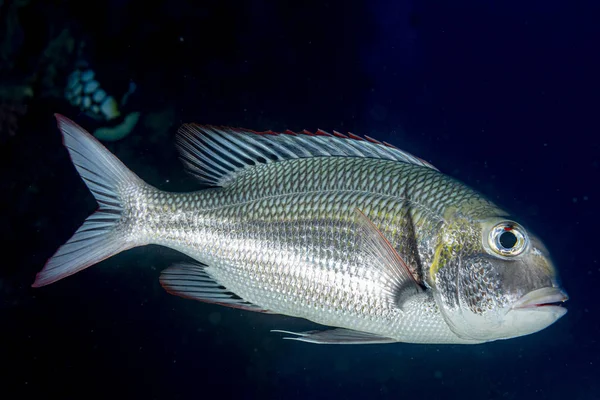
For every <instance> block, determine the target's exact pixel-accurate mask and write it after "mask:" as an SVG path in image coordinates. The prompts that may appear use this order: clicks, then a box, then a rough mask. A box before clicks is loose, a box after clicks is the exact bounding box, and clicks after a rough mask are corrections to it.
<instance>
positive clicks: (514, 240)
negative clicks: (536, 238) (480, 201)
mask: <svg viewBox="0 0 600 400" xmlns="http://www.w3.org/2000/svg"><path fill="white" fill-rule="evenodd" d="M527 242H528V238H527V235H526V233H525V230H524V229H523V228H522V227H521V226H520V225H519V224H517V223H516V222H512V221H503V222H500V223H499V224H496V225H495V226H494V227H493V228H492V229H491V230H490V235H489V237H488V243H489V245H490V247H491V248H492V250H493V251H494V252H495V253H497V254H499V255H501V256H506V257H514V256H518V255H519V254H521V253H522V252H523V251H525V248H526V247H527Z"/></svg>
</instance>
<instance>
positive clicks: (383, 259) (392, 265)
mask: <svg viewBox="0 0 600 400" xmlns="http://www.w3.org/2000/svg"><path fill="white" fill-rule="evenodd" d="M355 213H356V222H357V227H358V229H357V233H356V234H357V239H358V244H359V247H360V254H362V257H363V260H362V262H363V263H368V264H369V267H372V268H375V269H376V270H377V271H379V273H380V279H381V284H382V285H383V287H384V288H385V289H386V290H387V292H388V294H389V295H390V298H391V301H393V302H394V303H395V304H396V305H398V306H402V304H404V302H405V301H406V300H407V299H408V298H410V297H412V296H415V295H417V294H419V293H421V292H422V291H423V288H422V287H421V285H419V283H418V282H417V281H416V279H415V277H414V276H413V274H412V273H411V272H410V268H409V267H408V265H407V264H406V262H405V261H404V259H403V258H402V256H400V254H398V252H397V251H396V249H394V247H393V246H392V244H391V243H390V242H389V241H388V240H387V239H386V238H385V236H383V234H382V233H381V231H380V230H379V229H378V228H377V226H375V224H374V223H373V222H371V220H370V219H369V218H368V217H367V216H366V215H365V214H364V213H363V212H362V211H360V210H359V209H358V208H357V209H356V211H355Z"/></svg>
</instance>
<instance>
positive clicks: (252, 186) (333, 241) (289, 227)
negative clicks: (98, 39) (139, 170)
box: [32, 114, 568, 344]
mask: <svg viewBox="0 0 600 400" xmlns="http://www.w3.org/2000/svg"><path fill="white" fill-rule="evenodd" d="M55 116H56V120H57V125H58V129H59V130H60V132H61V133H62V138H63V143H64V145H65V147H66V148H67V150H68V152H69V155H70V157H71V160H72V162H73V164H74V166H75V168H76V170H77V171H78V172H79V174H80V176H81V178H82V179H83V181H84V182H85V184H86V185H87V187H88V188H89V190H90V191H91V193H92V195H93V196H94V197H95V199H96V200H97V202H98V206H99V207H98V210H97V211H96V212H95V213H93V214H91V215H90V216H89V217H88V218H87V219H86V220H85V221H84V223H83V225H82V226H81V227H80V228H79V229H78V230H77V231H76V232H75V233H74V235H73V236H72V237H71V238H70V240H68V241H67V243H66V244H64V245H63V246H61V247H60V248H59V249H58V250H57V251H56V253H55V254H54V255H53V256H52V257H51V258H50V259H49V260H48V262H47V263H46V265H45V266H44V267H43V269H42V270H41V271H40V272H39V273H38V274H37V276H36V279H35V281H34V283H33V285H32V286H33V287H42V286H45V285H49V284H51V283H53V282H56V281H58V280H60V279H63V278H65V277H67V276H70V275H72V274H75V273H77V272H79V271H82V270H83V269H86V268H88V267H90V266H92V265H94V264H97V263H99V262H101V261H102V260H104V259H106V258H108V257H111V256H114V255H115V254H118V253H120V252H122V251H125V250H127V249H131V248H133V247H137V246H144V245H148V244H155V245H160V246H165V247H168V248H171V249H175V250H177V251H179V252H180V253H182V254H184V255H186V256H187V257H188V258H189V259H191V260H193V261H189V262H188V261H182V262H179V263H176V264H174V265H172V266H170V267H168V268H166V269H165V270H164V271H162V272H161V273H160V277H159V280H160V283H161V285H162V286H163V287H164V288H165V290H166V291H167V292H169V293H171V294H174V295H177V296H181V297H183V298H187V299H193V300H197V301H200V302H205V303H211V304H215V305H221V306H226V307H233V308H237V309H241V310H246V311H251V312H262V313H268V314H279V315H286V316H292V317H297V318H303V319H306V320H309V321H312V322H314V323H316V324H320V325H323V326H325V328H323V329H319V330H312V331H305V332H291V331H287V330H283V329H273V330H271V331H272V332H275V333H278V334H283V338H284V339H290V340H297V341H301V342H307V343H314V344H382V343H398V342H402V343H421V344H477V343H485V342H491V341H495V340H502V339H510V338H516V337H520V336H524V335H529V334H532V333H535V332H538V331H540V330H542V329H545V328H547V327H548V326H550V325H552V324H553V323H555V322H556V321H557V320H558V319H560V318H561V317H562V316H564V315H565V314H566V312H567V310H566V308H565V307H564V306H563V304H562V303H563V302H565V301H566V300H567V299H568V295H567V294H566V292H565V291H564V290H563V289H562V287H561V285H560V279H559V276H558V271H557V269H556V267H555V265H554V263H553V261H552V259H551V256H550V254H549V251H548V249H547V248H546V247H545V246H544V244H543V242H542V241H541V239H540V238H539V237H538V236H536V235H535V234H534V233H532V232H530V231H529V230H528V229H526V228H525V227H524V225H523V224H522V223H520V222H519V220H518V218H516V217H515V216H514V215H513V214H511V213H508V212H506V211H505V210H504V209H502V208H500V207H499V206H497V205H496V204H495V203H493V202H492V201H491V200H489V199H488V198H486V197H485V196H483V195H482V194H480V193H479V192H477V191H475V190H473V189H472V188H470V187H469V186H467V185H465V184H464V183H462V182H460V181H459V180H456V179H454V178H452V177H451V176H449V175H446V174H444V173H442V172H440V171H439V170H438V169H437V168H436V167H434V166H433V165H432V164H430V163H429V162H428V161H425V160H423V159H421V158H418V157H416V156H413V155H412V154H410V153H408V152H406V151H403V150H400V149H399V148H397V147H395V146H393V145H390V144H388V143H386V142H380V141H378V140H376V139H373V138H371V137H369V136H359V135H355V134H353V133H348V134H342V133H339V132H336V131H333V133H328V132H325V131H323V130H317V131H316V132H309V131H302V132H292V131H289V130H288V131H284V132H281V133H276V132H272V131H266V132H258V131H253V130H248V129H240V128H230V127H222V126H213V125H198V124H194V123H185V124H183V125H182V126H181V127H180V128H179V130H178V133H177V136H176V145H177V148H178V150H179V154H180V156H181V159H182V161H183V164H184V166H185V167H186V170H187V171H188V172H189V173H191V174H192V175H193V176H195V177H196V178H197V180H198V183H199V185H202V188H199V190H197V191H193V192H188V193H173V192H166V191H162V190H159V189H157V188H155V187H153V186H151V185H150V184H148V183H146V182H144V181H143V180H142V179H140V178H139V177H138V176H137V175H136V174H135V173H133V172H132V171H130V170H129V169H128V168H127V167H126V166H125V165H124V164H123V163H122V162H121V161H120V160H119V159H118V158H117V157H115V156H114V155H113V154H112V153H110V152H109V151H108V150H107V149H106V148H105V147H104V146H103V145H102V144H101V143H100V142H99V141H98V140H97V139H96V138H94V136H93V135H91V134H89V133H88V132H87V131H86V130H85V129H83V128H82V127H81V126H79V125H77V124H76V123H75V122H73V121H72V120H70V119H68V118H67V117H65V116H62V115H59V114H56V115H55Z"/></svg>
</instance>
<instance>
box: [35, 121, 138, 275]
mask: <svg viewBox="0 0 600 400" xmlns="http://www.w3.org/2000/svg"><path fill="white" fill-rule="evenodd" d="M55 116H56V120H57V123H58V128H59V129H60V131H61V132H62V135H63V143H64V145H65V147H66V148H67V149H68V150H69V154H70V156H71V160H72V161H73V164H74V165H75V168H77V171H78V172H79V175H81V177H82V178H83V181H84V182H85V184H86V185H87V187H88V188H89V189H90V191H91V192H92V194H93V195H94V197H95V198H96V201H98V204H99V208H98V210H97V211H96V212H95V213H94V214H92V215H90V216H89V217H88V218H87V219H86V220H85V222H84V223H83V225H81V227H80V228H79V229H78V230H77V232H75V234H74V235H73V236H72V237H71V239H69V241H68V242H67V243H65V244H64V245H63V246H61V247H60V248H59V249H58V251H57V252H56V253H55V254H54V255H53V256H52V257H51V258H50V259H49V260H48V262H47V263H46V265H45V266H44V268H43V269H42V270H41V271H40V272H39V273H38V274H37V276H36V279H35V282H34V283H33V285H32V286H33V287H40V286H45V285H48V284H50V283H53V282H56V281H58V280H60V279H62V278H65V277H67V276H69V275H72V274H74V273H76V272H79V271H81V270H83V269H85V268H87V267H90V266H92V265H94V264H96V263H98V262H100V261H102V260H104V259H106V258H108V257H111V256H113V255H115V254H117V253H120V252H121V251H123V250H127V249H129V248H132V247H135V246H137V245H139V244H141V243H139V242H137V241H136V240H135V239H134V238H133V237H132V235H131V233H130V227H129V226H128V225H127V223H125V222H124V221H123V220H122V218H121V217H122V215H123V212H124V211H125V207H126V205H125V204H124V200H125V198H124V196H125V195H126V194H127V193H134V192H136V191H134V190H132V189H135V188H140V189H141V188H142V187H143V186H146V184H145V183H144V181H142V180H141V179H140V178H139V177H138V176H137V175H135V174H134V173H133V172H131V171H130V170H129V169H128V168H127V167H126V166H125V165H124V164H123V163H122V162H121V161H119V159H117V157H115V156H114V155H113V154H111V153H110V152H109V151H108V150H107V149H106V148H105V147H104V146H103V145H102V144H100V142H99V141H98V140H97V139H96V138H94V137H93V136H92V135H90V134H89V133H88V132H86V131H85V129H83V128H81V127H80V126H79V125H77V124H76V123H74V122H73V121H71V120H70V119H68V118H66V117H64V116H62V115H59V114H56V115H55ZM137 192H138V193H139V191H137Z"/></svg>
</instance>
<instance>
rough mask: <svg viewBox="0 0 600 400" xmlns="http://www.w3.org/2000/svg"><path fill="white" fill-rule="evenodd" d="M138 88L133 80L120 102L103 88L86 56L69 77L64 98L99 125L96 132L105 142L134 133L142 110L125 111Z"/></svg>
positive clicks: (95, 134)
mask: <svg viewBox="0 0 600 400" xmlns="http://www.w3.org/2000/svg"><path fill="white" fill-rule="evenodd" d="M136 89H137V85H136V84H135V82H133V81H129V84H128V88H127V91H126V92H125V93H122V95H121V96H120V100H119V101H117V100H116V98H115V96H113V95H110V94H108V93H107V92H106V90H104V88H102V85H101V84H100V82H99V81H98V77H97V76H96V72H95V71H94V70H93V69H92V68H91V66H90V64H89V63H88V62H87V61H85V60H84V59H79V60H77V62H76V63H75V68H74V69H73V71H72V72H71V73H70V74H69V76H68V77H67V84H66V86H65V89H64V97H65V99H66V100H67V101H68V102H69V103H70V104H71V105H72V106H73V107H76V108H78V109H79V110H80V111H81V112H82V113H83V114H84V115H85V116H87V117H89V118H91V119H92V120H94V121H95V122H96V124H97V125H99V126H98V128H97V129H95V130H94V131H93V134H94V136H95V137H97V138H98V139H100V140H103V141H116V140H120V139H122V138H124V137H125V136H127V135H128V134H129V133H131V131H132V130H133V129H134V128H135V126H136V124H137V123H138V121H139V119H140V115H141V113H140V112H139V111H131V112H128V113H125V114H124V113H123V109H124V108H125V106H126V105H127V103H128V102H129V98H130V97H131V96H132V95H133V93H134V92H135V91H136Z"/></svg>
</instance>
